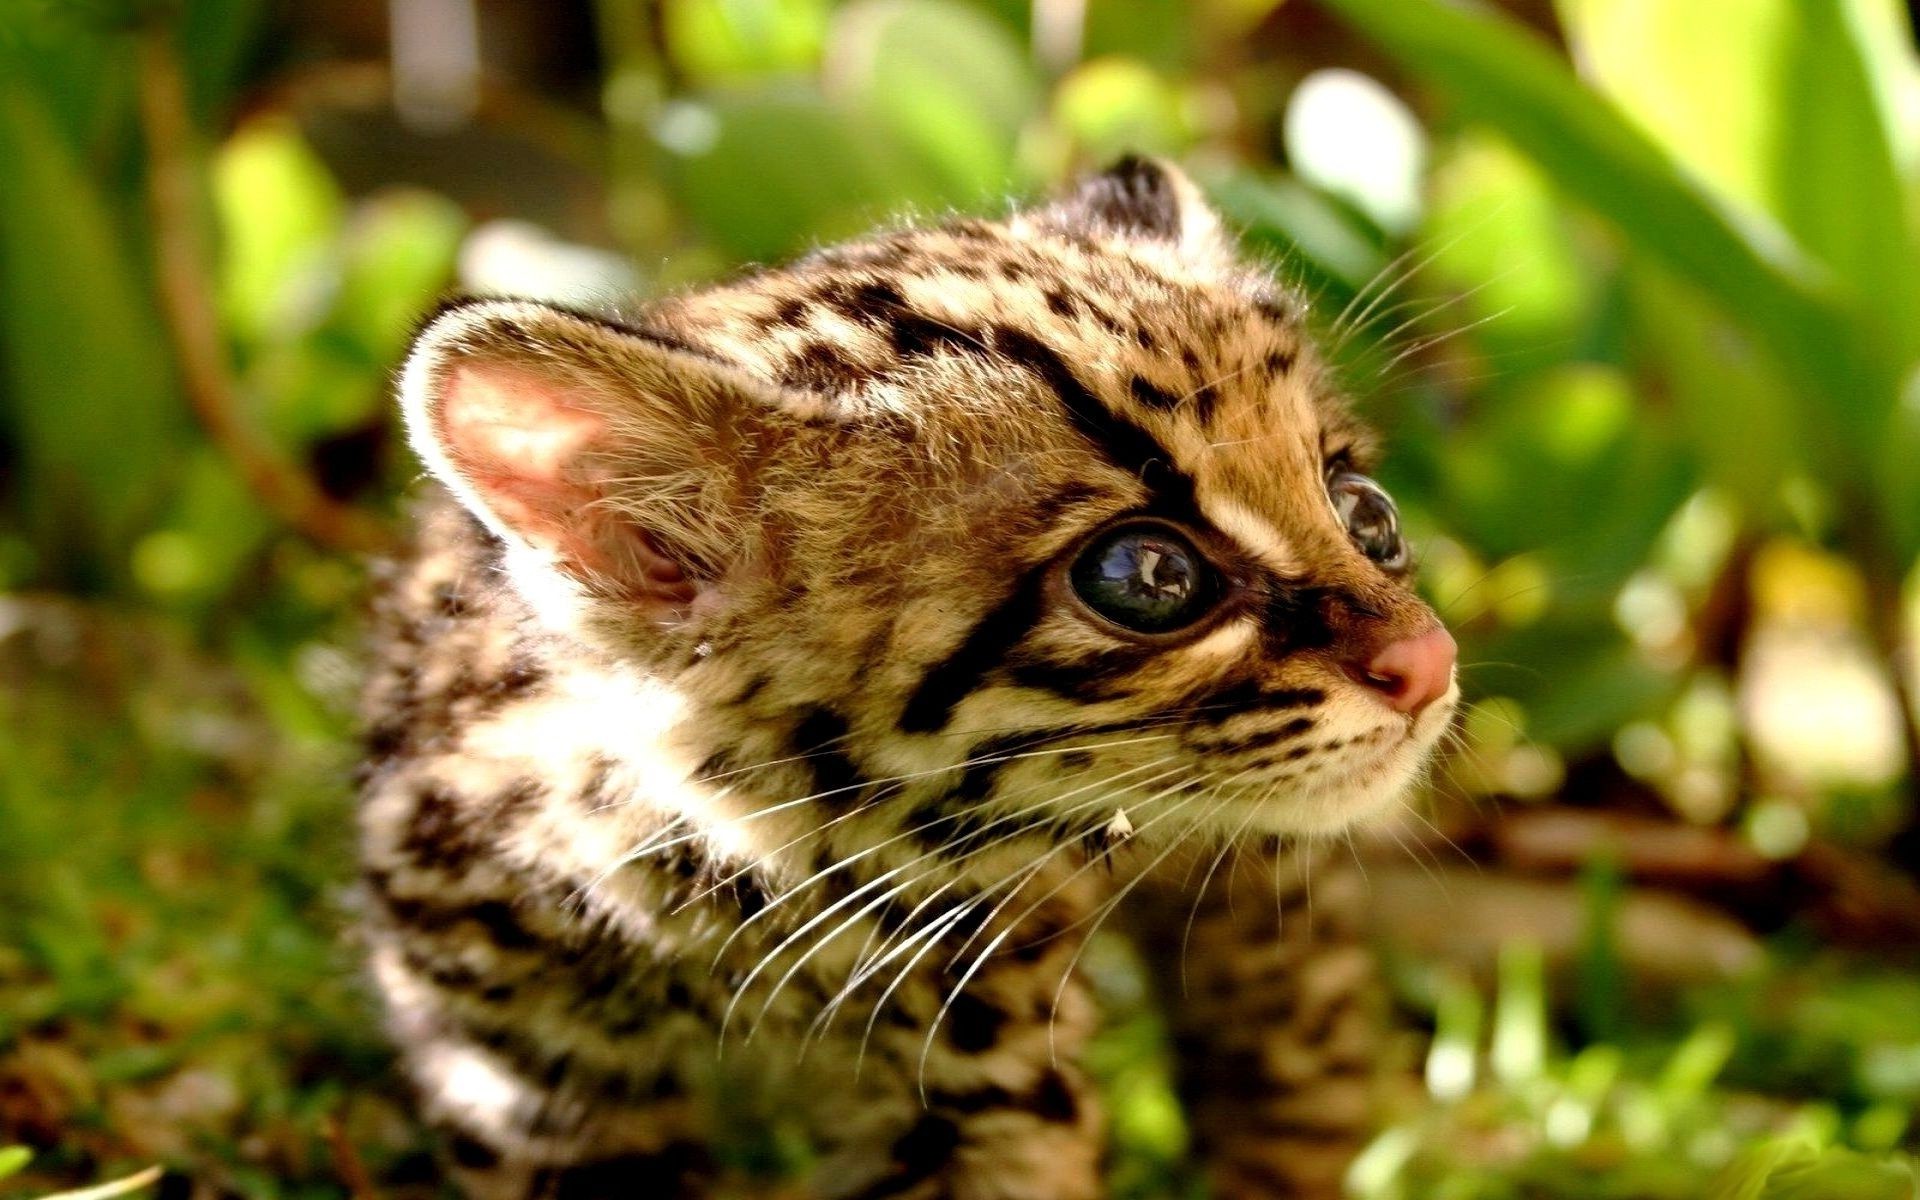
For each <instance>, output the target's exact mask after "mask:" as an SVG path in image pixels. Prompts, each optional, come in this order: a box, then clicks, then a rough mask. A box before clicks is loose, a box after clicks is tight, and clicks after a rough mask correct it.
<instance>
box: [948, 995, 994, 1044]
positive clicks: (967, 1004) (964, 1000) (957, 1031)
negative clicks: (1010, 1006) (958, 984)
mask: <svg viewBox="0 0 1920 1200" xmlns="http://www.w3.org/2000/svg"><path fill="white" fill-rule="evenodd" d="M1006 1023H1007V1014H1006V1013H1004V1012H1002V1011H1000V1009H999V1008H998V1007H996V1006H995V1005H994V1004H993V1003H992V1002H991V1001H988V1000H982V999H981V998H980V997H978V996H976V995H974V994H973V993H971V992H962V993H960V994H959V995H958V996H956V997H954V1001H953V1007H952V1008H950V1009H948V1010H947V1040H948V1041H950V1042H952V1043H953V1048H954V1049H955V1050H958V1051H960V1052H961V1053H962V1054H979V1053H981V1052H983V1051H986V1050H991V1049H993V1046H994V1043H995V1042H997V1041H999V1040H1000V1028H1001V1026H1003V1025H1005V1024H1006Z"/></svg>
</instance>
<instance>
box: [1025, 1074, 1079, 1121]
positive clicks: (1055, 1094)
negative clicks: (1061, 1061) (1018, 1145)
mask: <svg viewBox="0 0 1920 1200" xmlns="http://www.w3.org/2000/svg"><path fill="white" fill-rule="evenodd" d="M1031 1109H1032V1112H1033V1113H1034V1115H1036V1116H1038V1117H1039V1118H1040V1119H1041V1120H1043V1121H1052V1122H1055V1123H1056V1124H1060V1125H1071V1124H1073V1123H1074V1121H1076V1120H1078V1119H1079V1117H1080V1103H1079V1101H1077V1100H1075V1099H1074V1096H1073V1089H1072V1088H1070V1087H1068V1086H1067V1081H1066V1079H1065V1078H1063V1077H1062V1076H1061V1074H1060V1072H1058V1071H1048V1072H1047V1073H1046V1075H1045V1076H1044V1077H1042V1078H1041V1080H1040V1086H1039V1087H1037V1088H1035V1089H1034V1092H1033V1098H1032V1102H1031Z"/></svg>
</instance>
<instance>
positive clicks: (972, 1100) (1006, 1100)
mask: <svg viewBox="0 0 1920 1200" xmlns="http://www.w3.org/2000/svg"><path fill="white" fill-rule="evenodd" d="M927 1100H928V1103H929V1106H930V1107H932V1108H934V1109H937V1110H941V1111H946V1112H955V1113H960V1114H962V1115H964V1116H973V1115H976V1114H979V1113H984V1112H994V1111H998V1110H1002V1109H1004V1110H1009V1111H1013V1112H1025V1113H1032V1114H1033V1115H1034V1116H1036V1117H1039V1118H1040V1119H1041V1120H1043V1121H1049V1122H1053V1123H1055V1124H1060V1125H1071V1124H1073V1123H1074V1122H1075V1121H1077V1120H1078V1119H1079V1117H1080V1103H1079V1101H1078V1100H1076V1099H1075V1098H1074V1095H1073V1089H1072V1088H1071V1087H1069V1086H1068V1085H1067V1081H1066V1079H1065V1078H1064V1077H1063V1076H1062V1075H1061V1074H1060V1072H1058V1071H1048V1072H1047V1073H1046V1074H1045V1075H1043V1076H1041V1077H1040V1081H1039V1082H1038V1083H1037V1084H1035V1085H1034V1088H1033V1090H1032V1091H1030V1092H1028V1093H1026V1094H1025V1095H1017V1094H1015V1093H1013V1092H1010V1091H1008V1090H1007V1089H1006V1088H1003V1087H1001V1086H999V1085H998V1084H987V1085H985V1086H984V1087H977V1088H972V1089H969V1090H967V1091H964V1092H961V1091H936V1092H934V1093H932V1094H931V1095H929V1096H928V1097H927Z"/></svg>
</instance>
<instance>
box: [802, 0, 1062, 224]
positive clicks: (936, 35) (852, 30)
mask: <svg viewBox="0 0 1920 1200" xmlns="http://www.w3.org/2000/svg"><path fill="white" fill-rule="evenodd" d="M828 44H829V46H830V49H829V51H828V54H827V62H826V70H825V84H826V89H827V94H828V96H829V97H830V98H832V99H833V100H834V101H836V102H837V103H839V104H841V105H843V106H845V107H847V108H850V109H856V110H858V111H860V112H861V113H863V114H865V116H866V117H867V118H868V119H869V120H871V121H873V122H874V123H875V124H876V125H878V126H879V127H880V128H882V129H885V130H886V131H887V132H888V133H889V134H890V135H891V136H892V138H893V139H894V140H895V141H896V142H898V143H899V144H900V146H901V147H902V149H904V150H905V151H906V152H907V153H909V154H910V155H911V156H912V157H913V158H914V159H915V161H916V162H918V163H920V164H922V165H923V166H924V167H925V168H926V169H927V171H928V172H929V173H930V174H931V175H932V176H933V177H934V178H936V179H938V180H939V182H940V185H941V189H942V191H943V193H944V195H945V198H946V200H947V201H948V202H949V203H955V204H968V203H978V202H980V201H981V200H984V199H987V198H988V197H991V196H994V195H997V194H999V193H1000V192H1001V191H1002V190H1003V189H1004V188H1005V187H1006V186H1007V180H1008V177H1009V175H1010V174H1011V173H1012V170H1013V163H1014V155H1013V151H1014V143H1015V140H1016V139H1017V138H1018V136H1019V134H1020V131H1021V129H1022V128H1024V127H1025V125H1026V124H1027V122H1028V121H1030V120H1031V119H1032V118H1033V116H1034V114H1035V113H1036V112H1037V111H1038V110H1039V106H1040V83H1039V80H1038V79H1037V78H1036V77H1035V75H1034V71H1033V68H1032V67H1031V66H1030V65H1029V64H1028V63H1027V61H1026V58H1025V56H1024V55H1023V54H1022V52H1021V49H1020V45H1019V43H1018V42H1017V41H1015V40H1014V37H1013V34H1012V33H1011V32H1010V31H1009V30H1008V29H1007V28H1006V27H1005V26H1003V25H1001V24H1000V23H999V22H998V21H996V20H994V19H993V18H991V17H989V16H986V15H985V14H983V13H980V12H977V11H975V10H973V9H971V8H966V7H963V6H961V5H958V4H953V3H949V2H947V0H858V2H856V3H853V4H849V5H847V6H846V7H845V8H842V9H840V10H839V11H838V12H837V13H835V14H834V20H833V25H832V27H831V29H830V30H829V38H828Z"/></svg>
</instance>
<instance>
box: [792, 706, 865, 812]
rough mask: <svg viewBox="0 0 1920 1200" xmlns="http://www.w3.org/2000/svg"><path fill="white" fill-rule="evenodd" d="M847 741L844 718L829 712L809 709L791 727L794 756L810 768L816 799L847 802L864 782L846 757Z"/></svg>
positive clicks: (851, 761)
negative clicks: (798, 721)
mask: <svg viewBox="0 0 1920 1200" xmlns="http://www.w3.org/2000/svg"><path fill="white" fill-rule="evenodd" d="M846 739H847V719H846V718H845V717H843V716H841V715H840V714H839V713H836V712H834V711H833V710H831V709H827V708H810V709H808V710H806V715H804V716H802V717H801V718H800V723H799V724H797V725H795V726H794V729H793V737H792V746H793V753H794V755H795V756H796V757H799V758H801V759H803V760H804V761H805V762H806V764H807V766H808V767H810V768H811V769H812V771H813V785H814V787H813V790H814V792H815V794H816V797H817V798H820V799H834V800H847V799H850V797H849V795H848V794H849V793H851V792H854V791H857V790H858V789H859V787H860V785H861V784H862V783H864V782H865V779H864V777H863V776H862V775H861V774H860V768H859V767H858V766H856V765H855V764H854V761H853V759H852V758H850V757H848V756H847V752H846V749H845V743H846Z"/></svg>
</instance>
